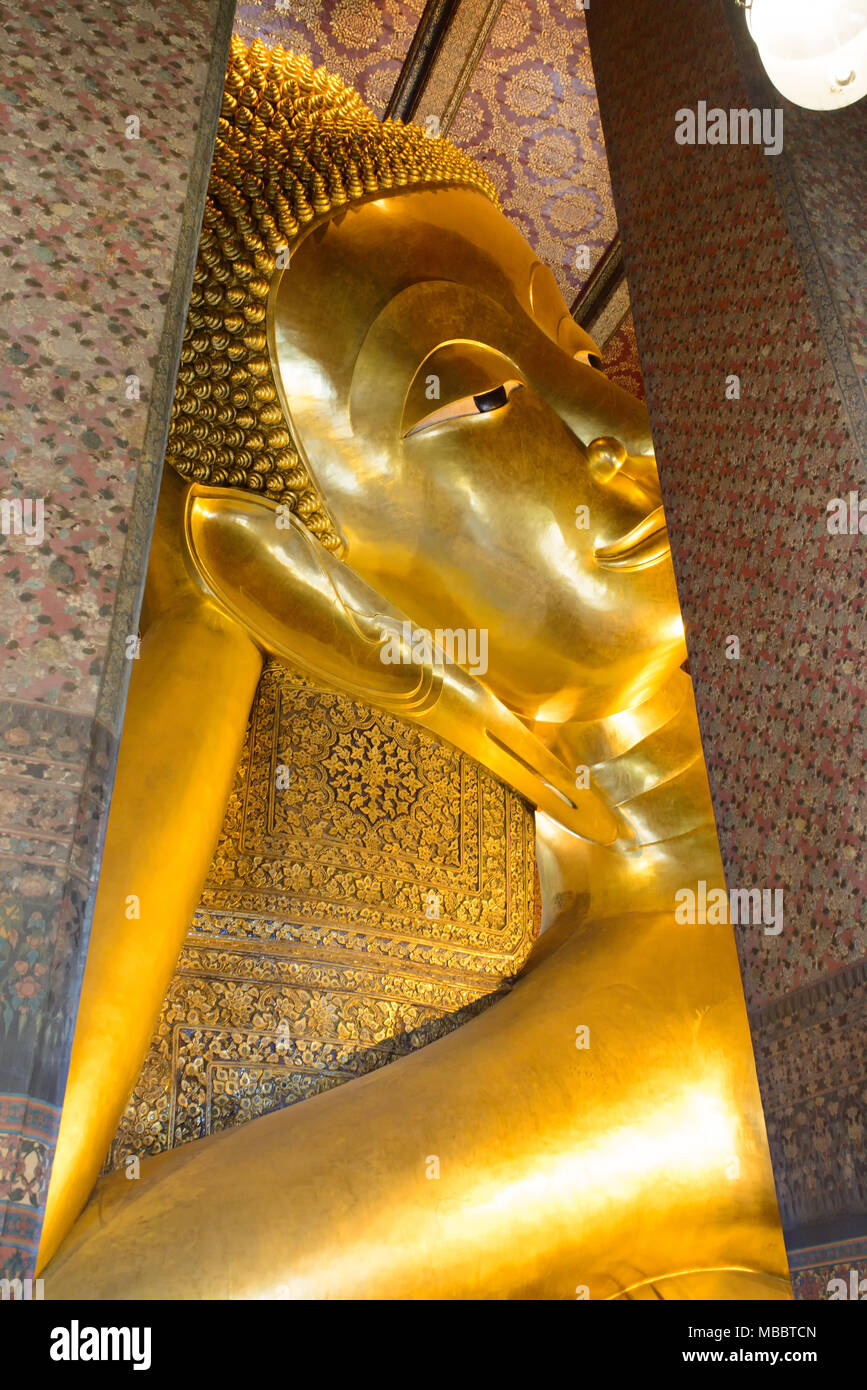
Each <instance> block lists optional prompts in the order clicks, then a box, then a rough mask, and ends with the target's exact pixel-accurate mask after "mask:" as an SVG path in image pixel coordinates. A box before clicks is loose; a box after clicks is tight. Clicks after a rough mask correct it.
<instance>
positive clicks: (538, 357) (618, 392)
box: [528, 333, 659, 490]
mask: <svg viewBox="0 0 867 1390" xmlns="http://www.w3.org/2000/svg"><path fill="white" fill-rule="evenodd" d="M528 376H529V377H530V378H531V380H532V384H533V386H534V388H535V389H536V390H538V391H540V392H541V393H542V394H544V395H545V396H547V398H548V400H549V401H550V403H551V405H553V407H554V409H555V410H556V411H557V412H558V414H559V415H560V418H561V419H562V420H563V422H564V423H565V424H566V425H567V426H568V427H569V429H570V430H571V431H572V433H573V434H574V435H575V436H576V438H577V439H579V440H580V441H581V443H582V444H583V445H584V447H585V448H586V446H587V445H588V444H589V443H590V442H591V440H593V439H599V438H600V437H602V436H605V437H610V438H614V439H619V440H620V442H621V443H622V445H623V447H624V448H625V450H626V452H627V454H628V455H629V456H630V460H632V459H633V458H648V459H649V461H650V462H649V468H650V473H649V474H648V476H651V474H652V477H653V479H654V482H653V487H654V488H655V489H657V490H658V487H659V483H658V479H657V478H656V466H655V464H654V463H653V461H652V455H653V439H652V437H651V434H650V420H649V418H648V414H647V407H646V406H645V404H644V402H643V401H640V400H638V399H637V398H636V397H635V396H632V395H630V394H629V392H628V391H624V390H623V389H622V388H621V387H620V386H616V385H615V384H614V382H613V381H609V379H608V377H607V376H606V375H605V373H604V372H602V371H600V370H599V369H598V367H594V366H591V365H590V363H589V362H584V361H578V360H576V359H575V358H573V357H570V356H569V354H568V353H566V352H564V351H563V349H562V348H560V347H558V346H557V345H556V344H555V343H552V342H551V341H550V339H546V338H544V336H543V335H542V334H541V333H540V334H539V336H538V339H536V341H535V342H534V351H533V355H532V367H531V368H530V370H529V371H528ZM637 480H638V479H636V481H637ZM643 482H644V479H643V478H642V483H643Z"/></svg>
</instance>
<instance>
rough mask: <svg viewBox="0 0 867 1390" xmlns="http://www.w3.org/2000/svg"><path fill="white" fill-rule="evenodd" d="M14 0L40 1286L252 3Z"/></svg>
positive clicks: (4, 926) (3, 709) (20, 698)
mask: <svg viewBox="0 0 867 1390" xmlns="http://www.w3.org/2000/svg"><path fill="white" fill-rule="evenodd" d="M4 8H5V10H6V13H5V16H4V18H5V25H6V29H5V37H6V44H5V63H4V79H5V85H6V87H7V97H6V100H5V103H4V105H3V107H2V108H0V109H2V113H3V115H2V119H3V122H4V140H3V146H4V151H5V156H4V167H3V181H4V184H5V189H4V199H5V200H7V202H8V207H9V209H10V211H11V217H8V218H7V219H6V223H5V226H6V231H5V232H4V233H3V236H2V251H3V255H4V257H5V258H6V265H7V267H8V272H9V274H8V278H7V286H8V288H7V292H6V294H5V295H4V305H3V328H2V332H0V338H2V343H0V352H2V374H3V397H4V399H3V406H2V409H3V425H4V430H3V433H4V436H5V441H4V452H3V462H4V467H3V472H2V476H0V505H2V508H3V513H2V520H3V527H2V531H3V534H2V536H0V568H2V573H3V585H4V593H5V598H4V614H3V616H4V623H3V626H4V628H5V629H6V631H5V633H4V636H5V637H6V639H7V649H6V652H5V654H4V662H3V673H2V686H0V784H2V803H3V811H2V815H0V826H2V830H0V836H2V838H0V1057H2V1064H0V1278H4V1277H5V1278H9V1279H16V1278H22V1279H26V1278H28V1277H30V1276H31V1275H32V1271H33V1265H34V1261H35V1256H36V1250H37V1247H38V1244H39V1234H40V1228H41V1224H42V1214H43V1209H44V1202H45V1194H46V1191H47V1186H48V1179H49V1176H50V1172H51V1161H52V1154H53V1151H54V1142H55V1139H56V1135H57V1129H58V1124H59V1119H60V1107H61V1103H62V1100H63V1094H64V1088H65V1085H66V1077H67V1069H68V1065H69V1056H70V1048H71V1044H72V1034H73V1029H74V1025H75V1017H76V1009H77V1005H78V996H79V991H80V988H81V978H82V972H83V967H84V958H85V953H86V949H87V942H88V931H89V924H90V918H91V913H92V909H93V901H94V895H95V888H96V879H97V873H98V867H99V860H100V854H101V846H102V841H103V837H104V834H105V825H106V819H107V812H108V804H109V799H110V796H111V788H112V782H113V778H114V768H115V763H116V757H117V747H118V739H119V733H120V727H121V722H122V718H123V711H124V705H125V700H126V690H127V684H128V680H129V674H130V670H131V666H132V661H133V660H134V659H135V656H136V640H135V639H136V633H137V628H138V614H139V607H140V603H141V590H142V585H143V582H144V573H145V563H146V558H147V551H148V546H149V543H150V537H151V530H152V526H153V516H154V511H155V507H156V497H157V489H158V486H159V479H160V473H161V467H162V461H163V453H164V448H165V438H166V432H167V429H168V421H169V414H170V411H171V404H172V396H173V392H174V383H175V374H176V370H177V363H178V355H179V352H180V344H181V338H182V335H183V327H184V320H185V317H186V307H187V303H188V299H189V290H190V283H191V280H192V274H193V266H194V262H195V255H196V248H197V245H198V237H199V229H200V224H201V215H202V208H203V206H204V197H205V189H206V185H207V177H208V170H209V166H210V160H211V152H212V148H213V141H214V135H215V130H216V120H217V115H218V112H219V104H220V99H221V94H222V84H223V76H224V73H225V66H226V55H227V51H228V43H229V35H230V29H231V20H232V11H233V8H234V6H233V4H232V3H231V2H230V0H188V3H187V4H185V5H184V6H182V7H177V6H174V7H168V8H167V7H165V6H159V5H157V4H155V3H153V2H152V0H151V3H148V0H111V3H107V2H106V0H68V3H65V4H63V5H59V6H58V5H54V4H48V3H41V2H40V0H34V3H33V4H28V5H27V6H6V7H4ZM19 218H20V222H19V221H18V219H19Z"/></svg>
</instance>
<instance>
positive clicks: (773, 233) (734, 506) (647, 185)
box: [588, 0, 867, 1298]
mask: <svg viewBox="0 0 867 1390" xmlns="http://www.w3.org/2000/svg"><path fill="white" fill-rule="evenodd" d="M588 23H589V33H590V46H591V55H592V58H593V64H594V70H595V75H596V84H597V90H598V94H599V101H600V108H601V113H602V122H603V128H604V133H605V141H606V146H607V150H608V157H609V162H610V166H611V173H612V181H613V186H614V194H615V202H616V205H617V213H618V224H619V227H620V232H621V236H622V240H623V244H624V250H625V256H626V269H627V274H628V279H629V288H630V295H631V300H632V305H633V311H634V318H635V329H636V335H637V340H638V347H639V351H640V357H641V365H642V370H643V374H644V380H645V386H646V390H647V399H648V405H649V409H650V415H651V420H652V424H653V431H654V439H655V442H656V447H657V453H658V457H659V462H660V470H661V475H662V483H663V493H664V499H665V504H666V512H667V516H668V520H669V527H670V531H671V536H672V545H673V551H674V556H675V567H676V572H677V579H678V585H679V589H680V597H681V603H682V607H683V610H684V614H685V618H686V622H687V640H688V644H689V652H690V664H691V670H692V674H693V678H694V680H695V686H696V698H697V703H698V709H699V716H700V719H701V726H702V733H703V738H704V743H705V754H706V758H707V764H708V771H709V775H710V780H711V787H712V791H713V798H714V806H715V808H716V814H717V820H718V825H719V832H720V839H721V844H722V849H723V857H724V861H725V865H726V874H727V878H728V883H729V887H730V888H731V887H754V886H755V887H762V888H777V887H780V888H782V889H783V891H784V895H785V896H784V915H785V925H784V929H783V931H782V933H781V934H780V935H769V934H768V935H766V934H765V933H764V931H763V930H762V929H761V928H758V929H757V928H739V929H738V937H739V948H740V953H741V963H742V970H743V976H744V986H745V990H746V996H747V1004H748V1007H749V1010H750V1016H751V1021H752V1027H753V1037H754V1042H755V1048H756V1061H757V1066H758V1071H759V1080H760V1084H761V1087H762V1094H763V1099H764V1104H765V1111H766V1118H767V1123H768V1132H769V1138H770V1142H771V1150H772V1155H773V1159H774V1168H775V1175H776V1180H777V1190H778V1195H779V1199H780V1206H781V1212H782V1216H783V1222H784V1226H785V1228H786V1234H787V1242H788V1245H789V1251H790V1260H791V1263H792V1271H793V1277H794V1281H795V1287H796V1290H797V1292H798V1293H799V1295H800V1296H802V1297H813V1298H827V1297H828V1283H829V1280H830V1279H831V1278H832V1277H839V1276H840V1275H841V1274H842V1275H843V1276H844V1277H848V1271H849V1270H850V1269H859V1271H860V1276H861V1277H862V1278H863V1277H865V1276H867V1239H865V1237H867V1168H865V1163H864V1148H865V1142H867V1069H865V1053H864V1035H865V992H864V982H865V975H867V961H865V951H867V939H865V901H864V899H865V892H864V890H865V877H864V847H865V835H864V815H865V795H864V791H865V786H864V772H863V766H864V732H865V704H867V660H865V644H867V621H865V613H864V585H863V579H864V570H865V546H867V539H865V537H863V536H862V537H859V536H858V535H840V536H831V535H829V533H828V529H827V516H828V513H827V504H828V502H829V501H830V500H831V499H832V498H835V497H847V495H848V493H849V491H850V490H853V489H860V495H861V496H862V497H864V496H867V476H865V467H864V457H863V454H859V440H860V441H862V447H863V440H864V437H865V431H864V420H865V413H864V388H863V376H864V364H865V360H867V359H865V348H864V329H865V313H864V300H865V274H867V269H865V268H867V218H865V215H864V207H863V201H862V200H863V196H864V195H863V168H864V160H865V154H867V103H865V102H862V103H860V105H859V106H858V107H855V108H852V109H850V110H848V111H843V112H840V113H808V112H803V111H799V110H796V109H795V108H793V107H791V106H789V105H788V104H787V103H785V102H784V101H783V100H782V98H781V97H779V95H778V94H777V93H775V92H774V91H773V89H771V88H770V87H769V86H768V84H767V83H766V82H765V80H764V79H763V77H762V75H761V72H760V70H759V69H758V67H757V64H756V62H755V59H754V56H753V50H752V48H751V45H750V41H749V39H748V38H744V36H743V25H744V16H743V13H742V12H741V11H739V10H737V9H736V8H735V7H733V6H728V5H725V4H723V3H721V0H701V3H696V0H668V3H667V4H665V5H660V4H658V3H657V0H600V3H599V4H598V5H597V4H596V3H595V0H594V4H593V6H592V7H591V8H590V9H589V10H588ZM701 101H704V102H706V103H707V106H708V108H710V107H719V108H722V109H723V110H725V111H726V112H727V113H728V112H729V111H730V110H731V109H732V108H735V109H741V108H750V107H751V106H757V107H765V106H767V107H768V108H778V107H779V108H782V109H783V112H784V122H783V131H784V144H783V151H782V153H781V154H777V155H773V154H771V155H766V154H765V153H764V149H763V147H761V146H757V145H753V144H749V145H743V144H735V145H722V144H715V145H711V144H704V145H700V144H678V143H676V141H675V126H676V119H675V113H676V112H677V111H678V110H680V109H682V108H691V109H692V110H693V111H694V112H697V109H698V103H699V102H701ZM859 180H860V182H859ZM732 377H738V378H739V387H740V395H739V397H736V396H735V392H734V389H733V387H732V386H731V383H730V382H729V386H730V391H729V395H730V397H731V398H728V397H727V395H726V390H727V379H730V378H732ZM733 636H736V637H737V638H738V639H739V642H740V657H739V658H734V657H732V656H731V653H733V651H734V647H733V646H732V645H731V644H730V643H729V641H728V639H729V638H730V637H733ZM727 652H728V653H729V655H727Z"/></svg>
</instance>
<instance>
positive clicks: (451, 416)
mask: <svg viewBox="0 0 867 1390" xmlns="http://www.w3.org/2000/svg"><path fill="white" fill-rule="evenodd" d="M600 368H601V363H600V360H599V357H598V352H597V349H596V347H595V345H594V343H593V342H592V340H591V339H590V338H589V337H588V336H587V335H586V334H585V333H584V332H583V331H582V330H581V329H580V328H578V327H577V325H576V324H575V322H574V321H573V320H572V318H571V317H570V315H569V312H568V310H567V308H566V306H565V304H564V302H563V300H562V297H561V295H560V293H559V291H558V289H557V287H556V283H555V280H554V277H553V275H552V274H551V273H550V271H549V270H548V269H546V268H545V267H544V266H542V265H541V264H539V262H538V261H537V260H536V258H535V256H534V254H533V252H532V251H531V249H530V247H529V246H528V245H527V243H526V242H525V241H524V239H523V238H522V237H521V236H520V235H519V233H518V232H517V231H516V230H515V229H514V228H513V227H512V226H510V224H509V223H508V221H507V220H506V218H505V217H504V215H503V214H502V212H501V211H500V209H499V207H498V204H497V200H496V196H495V194H494V191H493V189H492V187H491V185H490V184H489V182H488V181H487V179H486V178H485V177H484V175H483V174H482V173H481V172H480V171H479V169H478V168H477V167H476V166H475V165H474V164H473V163H472V161H471V160H470V159H469V158H467V157H466V156H465V155H464V154H462V153H461V152H460V151H458V150H457V149H455V148H454V147H453V146H451V145H450V144H449V143H448V142H447V141H445V140H444V139H431V138H428V137H427V136H426V135H425V133H424V132H423V131H422V130H421V129H420V128H417V127H414V126H411V125H407V126H404V125H400V124H393V123H390V122H386V123H380V122H379V121H378V120H377V119H376V118H375V117H374V116H373V115H372V114H371V113H370V112H369V111H368V110H367V108H366V107H365V106H364V105H363V103H362V102H361V99H360V98H359V97H358V95H357V94H356V93H354V92H353V91H351V90H350V89H348V88H346V87H345V86H344V85H343V83H342V82H340V81H339V80H338V79H336V78H334V77H330V76H328V75H326V74H325V73H324V72H323V71H321V70H318V71H316V72H314V71H313V70H312V68H311V66H310V64H309V62H307V61H306V60H303V59H300V58H297V57H295V56H294V55H292V54H290V53H287V52H285V51H283V50H282V49H280V48H277V49H275V50H273V51H269V50H267V49H266V48H265V47H263V45H262V44H261V43H259V42H257V43H255V44H253V45H252V46H251V47H250V48H249V49H248V48H247V47H246V46H245V45H244V44H243V43H242V42H241V41H240V40H238V39H235V40H233V43H232V49H231V57H230V64H229V70H228V76H227V82H226V90H225V97H224V103H223V111H222V116H221V120H220V124H219V130H218V137H217V144H216V152H215V155H214V160H213V167H212V172H211V180H210V185H209V189H208V197H207V202H206V207H205V213H204V224H203V230H202V236H201V245H200V250H199V256H198V261H197V266H196V271H195V279H194V286H193V292H192V297H191V306H190V311H189V318H188V323H187V329H186V337H185V340H184V347H183V351H182V357H181V367H180V372H179V377H178V385H177V394H176V401H175V410H174V414H173V417H172V424H171V429H170V436H169V443H168V454H167V462H168V464H169V465H170V466H169V467H168V468H167V469H166V472H165V477H164V481H163V485H162V491H161V496H160V503H159V510H158V517H157V523H156V530H155V535H154V540H153V545H152V550H151V555H150V562H149V569H148V575H147V582H146V591H145V600H144V608H143V615H142V640H141V649H140V655H139V659H138V660H137V661H136V662H135V664H134V668H133V677H132V683H131V688H130V695H129V702H128V707H127V714H126V722H125V726H124V731H123V737H122V742H121V751H120V759H119V765H118V770H117V778H116V783H115V790H114V796H113V800H112V805H111V813H110V819H109V826H108V834H107V841H106V846H105V852H104V858H103V864H102V871H101V878H100V883H99V889H98V895H97V901H96V908H95V916H94V921H93V927H92V933H91V939H90V943H89V951H88V958H87V965H86V972H85V978H84V984H83V989H82V995H81V1003H80V1009H79V1015H78V1020H77V1027H76V1033H75V1042H74V1048H73V1054H72V1060H71V1067H70V1073H69V1082H68V1087H67V1091H66V1097H65V1102H64V1107H63V1115H62V1122H61V1129H60V1137H59V1143H58V1149H57V1157H56V1160H55V1164H54V1170H53V1175H52V1179H51V1187H50V1192H49V1199H48V1208H47V1213H46V1220H45V1226H44V1231H43V1240H42V1250H41V1265H42V1266H43V1269H44V1277H45V1287H46V1293H47V1295H48V1296H49V1297H56V1298H57V1297H72V1298H106V1297H110V1298H116V1297H118V1296H121V1297H128V1298H166V1299H168V1298H187V1299H189V1298H210V1297H216V1298H224V1297H229V1298H253V1299H259V1298H302V1299H303V1298H314V1299H322V1298H343V1299H346V1298H387V1299H402V1298H432V1299H439V1298H449V1299H453V1298H483V1299H500V1298H534V1299H535V1298H540V1299H564V1298H568V1299H572V1298H576V1297H578V1298H581V1297H590V1298H594V1299H596V1298H615V1297H629V1298H641V1297H652V1298H659V1297H663V1298H666V1297H671V1298H705V1297H716V1298H787V1297H790V1288H789V1282H788V1274H787V1266H786V1258H785V1251H784V1248H783V1242H782V1236H781V1231H780V1225H779V1217H778V1212H777V1206H776V1199H775V1194H774V1185H773V1178H772V1174H771V1167H770V1160H769V1155H768V1148H767V1140H766V1135H765V1129H764V1123H763V1117H762V1109H761V1103H760V1099H759V1093H758V1088H757V1083H756V1075H755V1068H754V1062H753V1056H752V1049H751V1043H750V1036H749V1031H748V1026H747V1019H746V1012H745V1007H744V1001H743V994H742V989H741V981H740V974H739V969H738V961H737V955H736V950H735V943H734V940H733V934H732V931H731V928H730V927H728V926H689V925H683V924H681V923H679V922H678V921H677V920H676V915H675V895H676V893H677V892H678V890H679V889H681V888H683V887H688V886H690V885H696V884H697V883H699V882H700V881H704V882H705V883H706V884H707V885H708V887H714V886H715V887H720V886H722V885H723V875H722V867H721V862H720V856H719V849H718V844H717V838H716V833H715V828H714V821H713V812H712V807H711V801H710V796H709V791H708V785H707V777H706V773H705V766H704V761H703V757H702V751H701V742H700V737H699V730H698V725H697V720H696V714H695V706H694V702H693V697H692V691H691V685H690V681H689V678H688V676H687V675H686V673H685V672H684V670H683V669H682V668H683V664H684V661H685V656H686V649H685V642H684V632H683V624H682V620H681V616H680V610H679V605H678V598H677V590H676V586H675V580H674V573H673V568H672V561H671V554H670V550H669V546H668V541H667V536H666V530H665V521H664V516H663V511H662V505H661V495H660V489H659V481H658V477H657V471H656V465H655V460H654V455H653V446H652V441H651V436H650V431H649V425H648V420H647V415H646V412H645V409H644V406H643V405H642V404H641V403H640V402H638V401H637V400H635V399H633V398H632V397H631V396H630V395H628V394H627V393H626V392H624V391H622V390H620V389H619V388H618V387H616V386H614V385H613V384H612V383H611V382H609V381H608V380H607V379H606V377H605V375H604V374H603V372H602V371H601V369H600ZM264 662H270V663H274V662H277V663H280V664H282V665H284V666H285V667H288V668H291V670H293V671H295V672H298V673H300V675H301V676H302V677H303V678H305V679H309V680H311V681H313V682H316V683H318V684H319V686H321V687H322V688H324V689H326V690H332V691H337V692H343V693H344V694H345V695H347V696H349V697H351V699H353V700H355V701H356V702H358V703H360V704H362V705H365V706H370V707H372V708H374V709H376V710H380V711H387V712H388V713H389V714H390V715H391V716H394V717H395V718H396V719H398V720H400V721H402V722H403V723H404V724H407V725H410V726H413V727H417V728H418V729H420V730H423V731H425V734H426V736H428V735H430V736H433V738H434V739H435V740H437V741H439V742H440V743H441V744H444V745H447V746H448V747H451V748H453V749H456V750H459V752H460V754H461V755H465V756H466V757H467V758H469V759H472V760H473V761H474V763H475V764H478V765H480V767H481V768H482V769H484V770H485V773H486V775H491V776H492V777H493V778H495V779H497V780H498V782H499V783H501V784H502V785H503V786H504V787H506V788H508V789H511V793H513V794H516V795H517V796H519V797H520V798H522V801H523V803H527V804H529V805H530V806H531V807H533V808H534V810H535V827H536V856H537V862H538V869H539V875H540V882H541V900H542V909H541V911H542V931H541V935H540V936H539V938H538V941H537V942H536V944H535V945H534V947H533V949H532V951H531V952H530V954H529V959H528V960H527V962H526V964H525V966H524V968H523V969H522V970H521V971H520V974H519V977H518V978H517V980H516V981H515V982H514V983H513V986H512V987H511V988H510V989H509V990H508V992H506V993H505V994H504V996H503V997H501V998H498V999H497V1000H496V1002H494V1003H493V1004H492V1006H491V1007H489V1008H487V1009H485V1010H484V1011H483V1012H480V1013H479V1014H478V1016H476V1017H473V1018H471V1019H470V1020H469V1021H468V1022H465V1023H463V1024H462V1026H460V1027H458V1028H455V1030H454V1031H452V1032H450V1033H449V1034H448V1036H446V1037H442V1038H439V1039H438V1040H437V1041H435V1042H433V1043H431V1044H430V1045H428V1046H426V1047H422V1048H419V1049H417V1050H415V1051H413V1052H412V1053H411V1055H407V1056H405V1057H402V1058H400V1059H399V1060H397V1061H395V1062H394V1063H393V1064H391V1065H389V1066H385V1067H383V1068H381V1069H379V1070H376V1071H374V1072H372V1073H370V1074H369V1075H366V1076H364V1077H362V1078H360V1079H356V1080H352V1081H350V1082H349V1083H348V1084H344V1085H340V1086H337V1087H335V1088H333V1089H329V1090H327V1091H325V1092H323V1093H322V1094H318V1095H315V1096H313V1097H312V1098H311V1099H308V1100H305V1101H304V1102H303V1103H302V1104H296V1105H292V1106H290V1107H288V1108H285V1109H281V1110H276V1111H274V1112H273V1113H270V1114H267V1115H264V1116H262V1117H260V1118H258V1119H255V1120H253V1121H251V1122H249V1123H247V1124H245V1125H242V1126H239V1127H236V1128H231V1129H228V1130H225V1131H224V1132H222V1133H219V1134H215V1135H211V1136H208V1137H204V1138H201V1139H198V1140H196V1141H194V1142H192V1143H188V1144H184V1145H182V1146H180V1147H178V1148H175V1149H173V1150H171V1151H169V1152H166V1153H162V1154H159V1155H157V1156H156V1157H149V1158H145V1159H144V1160H143V1161H142V1163H141V1170H140V1176H139V1177H138V1180H137V1181H127V1180H126V1178H125V1176H124V1174H123V1173H121V1172H116V1173H111V1174H108V1175H105V1176H103V1177H101V1178H99V1172H100V1168H101V1166H102V1164H103V1161H104V1159H105V1155H106V1152H107V1151H108V1149H109V1146H110V1144H111V1142H112V1138H113V1136H114V1134H115V1132H116V1130H117V1126H118V1121H119V1118H120V1116H121V1114H122V1112H123V1109H124V1105H125V1103H126V1101H127V1098H128V1096H129V1094H130V1092H131V1090H132V1089H133V1087H134V1085H135V1083H136V1078H137V1077H138V1075H139V1071H140V1069H141V1067H142V1062H143V1059H144V1058H145V1055H146V1054H147V1051H148V1047H149V1044H150V1041H151V1037H152V1035H153V1032H154V1027H155V1023H156V1020H157V1018H158V1016H159V1013H160V1007H161V1004H162V1001H163V998H164V996H165V994H166V990H167V987H168V985H169V982H170V980H171V978H172V974H173V971H174V969H175V966H176V963H177V960H178V953H179V951H180V949H181V945H182V943H183V940H184V936H185V933H186V931H187V927H188V924H189V922H190V919H191V916H192V914H193V913H194V912H195V910H196V905H197V903H198V901H199V897H200V894H201V891H202V885H203V883H204V881H205V879H206V876H207V874H208V869H209V865H210V862H211V859H212V856H213V855H214V850H215V846H216V844H217V840H218V836H219V834H220V828H221V825H222V821H223V815H224V812H225V809H226V804H227V800H228V798H229V795H230V791H231V788H232V783H233V778H234V775H235V771H236V768H237V766H238V759H239V755H240V753H241V749H242V744H243V741H244V736H245V728H246V725H247V720H248V716H249V712H250V708H251V704H252V702H253V699H254V695H255V693H256V689H257V684H258V683H259V681H260V676H261V672H262V669H263V663H264ZM131 903H135V905H136V906H135V909H134V910H131V909H130V904H131ZM432 1157H435V1158H436V1165H435V1167H436V1174H435V1175H433V1176H435V1180H432V1171H431V1159H432ZM98 1178H99V1180H98V1181H97V1179H98ZM95 1183H96V1188H95V1190H94V1184H95ZM88 1199H90V1201H89V1203H88Z"/></svg>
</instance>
